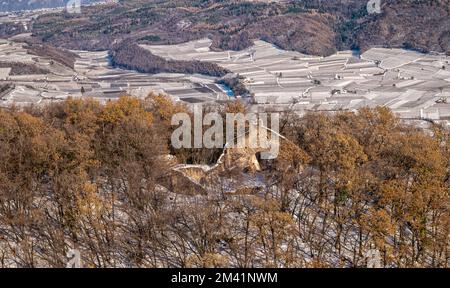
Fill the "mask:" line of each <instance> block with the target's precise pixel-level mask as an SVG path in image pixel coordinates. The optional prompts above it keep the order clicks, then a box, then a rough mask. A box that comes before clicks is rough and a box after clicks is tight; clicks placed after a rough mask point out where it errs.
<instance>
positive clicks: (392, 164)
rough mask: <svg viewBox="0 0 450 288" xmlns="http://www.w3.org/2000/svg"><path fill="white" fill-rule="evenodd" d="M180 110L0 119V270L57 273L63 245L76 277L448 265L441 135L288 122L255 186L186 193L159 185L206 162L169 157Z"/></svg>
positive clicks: (366, 122) (71, 110)
mask: <svg viewBox="0 0 450 288" xmlns="http://www.w3.org/2000/svg"><path fill="white" fill-rule="evenodd" d="M226 109H228V110H229V111H232V110H236V109H237V110H239V111H240V110H242V109H243V106H241V105H240V104H236V103H230V104H229V105H228V106H227V107H226ZM177 112H188V111H187V110H186V107H185V106H183V105H179V104H175V103H173V102H171V101H170V99H169V98H167V97H166V96H164V95H150V96H149V98H147V99H146V100H138V99H136V98H132V97H122V98H120V99H119V100H118V101H111V102H107V103H106V104H100V103H99V102H97V101H95V100H92V99H68V100H66V101H63V102H58V103H52V104H49V105H46V106H42V107H27V108H23V109H18V108H11V109H2V110H0V163H1V164H0V267H64V266H65V265H66V262H67V258H66V253H67V251H68V249H70V248H73V247H75V248H76V249H78V250H79V251H80V252H81V257H82V261H83V265H84V266H86V267H366V266H367V265H369V264H368V259H367V252H368V251H371V250H374V249H375V250H376V251H378V253H379V255H380V263H381V265H382V266H384V267H447V266H448V262H447V259H448V243H449V241H448V240H449V239H448V227H449V211H448V197H449V191H450V190H449V182H450V180H449V170H448V167H449V164H450V163H449V161H450V157H449V156H450V155H449V152H450V150H449V148H450V145H449V135H450V134H449V131H448V130H447V129H445V128H443V127H440V126H437V125H436V126H432V127H431V128H430V129H429V130H426V131H425V130H420V129H417V128H415V127H413V126H409V125H406V124H404V123H402V122H401V121H400V120H399V119H398V118H396V117H395V116H394V115H393V114H392V113H391V112H390V111H389V110H388V109H386V108H374V109H368V108H365V109H361V110H359V111H358V112H357V113H350V112H341V113H337V114H335V115H329V114H320V113H317V114H309V115H306V116H305V117H302V118H299V117H297V116H295V115H290V114H288V113H287V114H285V115H283V121H282V124H283V125H282V130H281V133H282V134H283V135H285V136H286V137H287V138H288V139H289V141H290V142H289V143H291V144H290V145H286V146H284V147H282V153H280V156H279V158H278V159H276V160H275V161H273V162H272V163H268V164H267V165H265V167H264V170H263V176H264V177H263V179H264V181H265V183H266V185H265V188H264V189H262V190H261V191H259V192H258V193H247V194H246V193H241V194H239V195H232V194H226V193H222V191H223V188H224V187H223V185H224V183H221V181H217V183H210V184H211V185H212V187H213V190H211V191H212V192H211V191H210V193H208V194H207V195H203V196H198V195H197V196H189V195H195V191H187V190H188V189H190V188H189V187H188V186H186V188H185V190H186V191H184V192H185V193H173V191H170V190H169V189H167V187H165V184H164V183H165V182H164V181H163V180H162V179H163V178H164V177H165V175H167V173H168V172H169V171H170V170H171V167H172V166H173V165H174V164H180V163H181V164H182V163H186V159H190V162H191V163H193V164H195V163H202V164H209V165H211V164H214V161H216V160H213V159H215V158H214V157H211V154H210V152H208V151H194V150H192V151H189V150H185V151H173V149H172V148H171V147H170V145H169V144H170V143H169V139H170V132H171V131H172V129H173V127H171V126H170V118H171V115H173V114H174V113H177ZM169 155H171V157H168V156H169ZM192 156H195V157H192ZM168 159H171V160H170V161H169V160H168ZM174 159H175V160H174ZM173 161H175V162H176V163H172V162H173ZM248 173H251V172H248ZM190 192H193V194H192V193H190Z"/></svg>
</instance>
